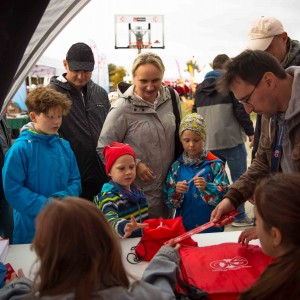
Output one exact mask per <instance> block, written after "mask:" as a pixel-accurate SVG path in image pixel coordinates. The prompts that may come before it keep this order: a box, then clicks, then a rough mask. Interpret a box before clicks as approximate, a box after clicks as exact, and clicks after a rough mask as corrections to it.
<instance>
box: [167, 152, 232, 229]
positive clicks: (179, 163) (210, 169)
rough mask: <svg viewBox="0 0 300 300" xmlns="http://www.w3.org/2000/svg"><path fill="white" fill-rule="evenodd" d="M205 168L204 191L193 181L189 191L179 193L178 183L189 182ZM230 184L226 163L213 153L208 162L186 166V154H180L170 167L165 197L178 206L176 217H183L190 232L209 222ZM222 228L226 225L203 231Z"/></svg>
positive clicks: (172, 206)
mask: <svg viewBox="0 0 300 300" xmlns="http://www.w3.org/2000/svg"><path fill="white" fill-rule="evenodd" d="M201 170H202V172H201V173H202V174H201V175H200V177H204V178H205V181H206V183H207V184H206V187H205V189H204V190H199V189H198V188H197V187H196V186H195V185H194V182H193V181H191V182H190V184H189V189H188V191H187V192H186V193H185V194H177V193H176V184H177V182H179V181H183V180H186V181H187V182H189V181H190V180H191V179H192V178H193V177H195V176H196V174H197V173H198V172H199V171H201ZM228 187H229V181H228V177H227V174H226V171H225V166H224V163H223V162H222V160H220V159H219V158H217V157H216V156H214V155H213V154H212V153H211V152H208V153H207V157H206V161H204V162H203V163H202V164H201V165H199V166H195V165H191V166H186V165H185V164H184V162H183V159H182V156H179V158H178V159H177V160H176V161H175V162H174V163H173V164H172V165H171V167H170V170H169V173H168V178H167V181H166V184H165V187H164V198H165V200H166V203H167V205H168V206H169V207H170V208H176V215H175V216H176V217H178V216H182V222H183V225H184V227H185V229H186V230H187V231H188V230H191V229H194V228H195V227H198V226H200V225H203V224H205V223H207V222H209V220H210V215H211V212H212V211H213V210H214V209H215V207H216V206H217V205H218V204H219V203H220V201H221V200H222V198H223V197H224V195H225V194H226V192H227V191H228ZM219 231H224V228H223V227H211V228H208V229H206V230H205V231H203V233H207V232H219Z"/></svg>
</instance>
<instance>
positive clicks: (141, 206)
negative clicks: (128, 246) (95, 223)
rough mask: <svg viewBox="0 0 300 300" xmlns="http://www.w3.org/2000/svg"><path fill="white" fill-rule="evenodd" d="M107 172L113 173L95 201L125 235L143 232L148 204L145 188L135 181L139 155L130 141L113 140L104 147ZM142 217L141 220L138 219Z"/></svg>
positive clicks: (121, 235) (140, 234)
mask: <svg viewBox="0 0 300 300" xmlns="http://www.w3.org/2000/svg"><path fill="white" fill-rule="evenodd" d="M103 155H104V158H105V169H106V174H107V175H108V176H110V177H111V180H110V181H109V182H108V183H105V184H104V185H103V187H102V191H101V193H100V194H99V195H98V196H97V197H96V198H95V200H94V202H95V204H96V205H97V207H99V209H101V210H102V212H103V213H104V215H105V216H106V218H107V220H108V222H109V223H110V224H111V225H112V227H113V228H114V230H115V231H116V233H117V234H118V236H119V237H121V238H127V237H137V236H142V232H141V229H140V228H144V227H146V226H147V225H146V224H141V223H142V222H143V221H144V220H146V219H148V204H147V201H146V198H145V196H144V194H143V193H142V191H141V190H140V189H139V188H138V187H137V186H136V185H135V184H134V183H133V181H134V180H135V177H136V157H135V152H134V150H133V149H132V148H131V147H130V146H129V145H128V144H123V143H118V142H113V143H111V144H110V145H107V146H106V147H105V148H104V150H103ZM136 219H138V221H139V223H138V222H137V221H136Z"/></svg>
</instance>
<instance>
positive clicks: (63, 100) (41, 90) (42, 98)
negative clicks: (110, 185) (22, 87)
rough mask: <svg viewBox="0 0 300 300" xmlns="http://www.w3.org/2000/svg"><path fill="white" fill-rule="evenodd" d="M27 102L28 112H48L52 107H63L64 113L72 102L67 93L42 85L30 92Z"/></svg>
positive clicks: (66, 112)
mask: <svg viewBox="0 0 300 300" xmlns="http://www.w3.org/2000/svg"><path fill="white" fill-rule="evenodd" d="M25 104H26V106H27V109H28V112H34V113H36V114H40V113H47V112H48V111H49V109H50V108H55V107H61V108H62V113H63V115H66V114H68V112H69V110H70V108H71V105H72V102H71V100H70V99H69V98H68V97H67V96H66V95H64V94H62V93H60V92H57V91H55V90H54V89H52V88H50V87H45V86H42V85H40V86H37V87H36V88H35V89H33V90H32V91H31V92H30V93H29V94H28V96H27V98H26V100H25Z"/></svg>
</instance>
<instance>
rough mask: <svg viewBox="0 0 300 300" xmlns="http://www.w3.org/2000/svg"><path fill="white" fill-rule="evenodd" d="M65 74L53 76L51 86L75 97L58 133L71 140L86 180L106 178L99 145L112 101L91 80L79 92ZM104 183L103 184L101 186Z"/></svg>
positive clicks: (82, 174)
mask: <svg viewBox="0 0 300 300" xmlns="http://www.w3.org/2000/svg"><path fill="white" fill-rule="evenodd" d="M65 75H66V74H63V75H62V76H59V77H57V76H54V77H52V78H51V81H50V85H49V86H50V87H52V88H53V89H55V90H57V91H59V92H61V93H64V94H67V95H68V97H69V98H70V99H71V101H72V107H71V110H70V113H69V114H68V115H67V116H64V117H63V122H62V125H61V128H60V129H59V133H60V134H61V135H62V137H63V138H65V139H66V140H67V141H69V143H70V144H71V147H72V149H73V151H74V153H75V156H76V159H77V164H78V168H79V171H80V175H81V181H82V182H83V183H98V184H99V188H101V187H100V183H101V182H102V184H103V183H104V182H105V180H106V175H105V170H104V168H103V165H102V163H101V161H100V160H99V157H98V155H97V153H96V147H97V142H98V138H99V135H100V132H101V130H102V126H103V124H104V121H105V118H106V115H107V114H108V111H109V108H110V103H109V100H108V95H107V93H106V91H105V90H104V89H103V88H102V87H100V86H99V85H97V84H95V83H94V82H93V81H92V80H90V81H89V82H88V84H87V86H86V87H85V88H84V90H83V92H82V93H80V92H79V91H78V90H76V89H75V88H74V87H73V86H72V85H70V84H69V83H68V81H67V80H66V79H65ZM102 184H101V186H102Z"/></svg>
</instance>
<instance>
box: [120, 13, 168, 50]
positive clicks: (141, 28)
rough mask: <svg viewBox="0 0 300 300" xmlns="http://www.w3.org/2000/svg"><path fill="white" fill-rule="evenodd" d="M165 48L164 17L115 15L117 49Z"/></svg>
mask: <svg viewBox="0 0 300 300" xmlns="http://www.w3.org/2000/svg"><path fill="white" fill-rule="evenodd" d="M144 48H152V49H155V48H159V49H164V48H165V41H164V17H163V16H162V15H115V49H138V50H139V51H140V50H141V49H144Z"/></svg>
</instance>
